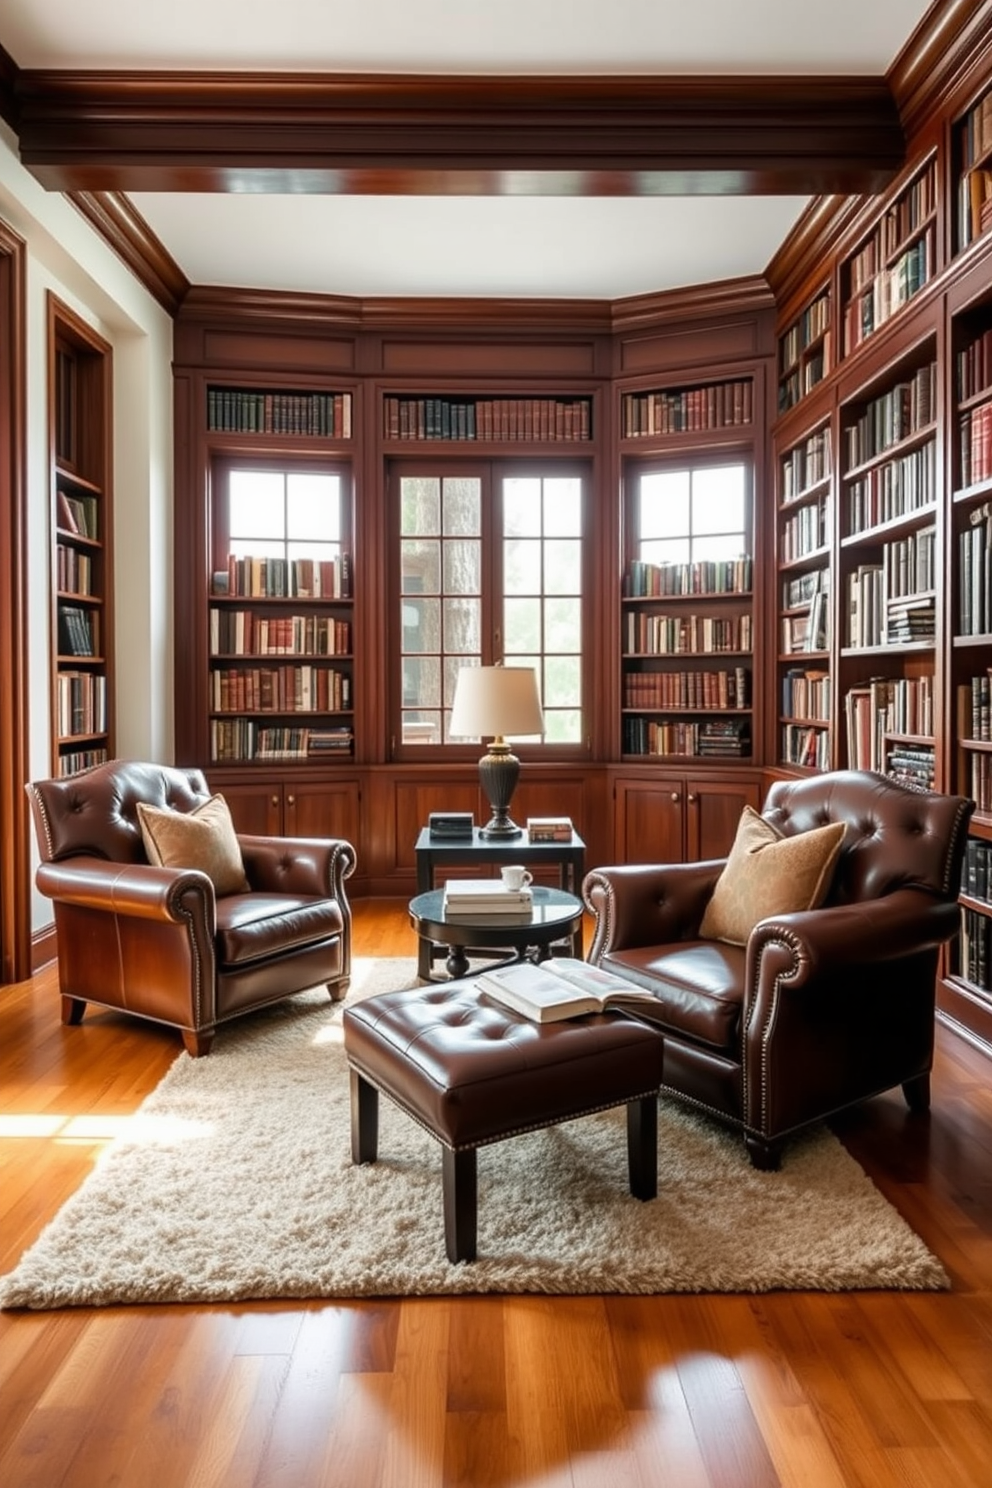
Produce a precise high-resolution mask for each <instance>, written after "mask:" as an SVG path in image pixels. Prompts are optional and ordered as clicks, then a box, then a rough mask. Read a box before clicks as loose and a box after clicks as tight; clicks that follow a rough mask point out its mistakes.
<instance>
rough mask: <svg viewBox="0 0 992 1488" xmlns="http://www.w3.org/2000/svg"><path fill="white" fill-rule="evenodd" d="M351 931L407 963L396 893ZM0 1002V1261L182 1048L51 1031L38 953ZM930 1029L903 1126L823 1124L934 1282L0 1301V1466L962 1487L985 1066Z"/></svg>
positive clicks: (984, 1298) (12, 1486)
mask: <svg viewBox="0 0 992 1488" xmlns="http://www.w3.org/2000/svg"><path fill="white" fill-rule="evenodd" d="M354 947H355V953H356V954H357V955H387V956H388V955H401V956H412V955H413V954H414V950H415V948H414V944H413V941H412V935H411V931H410V929H409V926H408V922H407V917H406V913H405V907H404V905H403V904H401V903H399V902H398V901H377V902H359V903H358V904H357V905H356V907H355V934H354ZM0 997H2V1001H0V1097H2V1107H0V1109H2V1113H3V1114H2V1117H0V1160H2V1169H3V1182H2V1186H0V1216H2V1229H0V1269H2V1270H4V1271H6V1270H9V1269H10V1268H11V1267H12V1266H13V1265H14V1264H15V1263H16V1261H17V1258H18V1256H19V1255H20V1253H21V1251H22V1250H23V1249H24V1247H25V1246H26V1245H28V1244H29V1243H30V1242H31V1240H32V1239H33V1238H34V1236H35V1235H36V1234H37V1233H38V1231H39V1230H40V1229H41V1227H42V1226H43V1225H44V1224H45V1223H46V1222H47V1221H48V1220H49V1219H50V1218H51V1217H52V1216H53V1215H54V1214H55V1212H56V1210H57V1209H58V1208H59V1206H60V1205H61V1204H62V1202H63V1201H64V1200H65V1199H66V1198H67V1197H68V1196H69V1194H71V1193H72V1192H73V1191H74V1190H75V1189H76V1188H77V1187H78V1185H79V1183H80V1182H81V1180H82V1179H83V1177H84V1176H85V1175H86V1173H87V1172H88V1171H89V1169H90V1167H91V1166H92V1164H93V1161H94V1160H95V1158H96V1157H97V1156H98V1154H99V1152H100V1150H101V1148H102V1147H103V1145H104V1144H105V1143H106V1142H107V1141H109V1140H110V1139H111V1138H112V1137H113V1136H114V1134H115V1132H116V1131H117V1130H119V1129H120V1127H121V1125H122V1123H123V1122H125V1121H126V1118H127V1117H128V1116H129V1114H130V1113H131V1112H133V1111H134V1109H135V1108H136V1106H137V1105H138V1103H139V1102H140V1101H141V1099H142V1098H143V1096H144V1095H145V1094H146V1093H147V1092H148V1091H150V1090H151V1089H152V1088H153V1087H154V1086H155V1084H156V1083H157V1082H158V1080H159V1079H160V1078H161V1076H162V1075H163V1074H164V1073H165V1071H166V1069H167V1068H168V1067H169V1065H170V1063H171V1062H172V1060H173V1059H174V1058H175V1057H176V1056H177V1054H178V1052H179V1049H180V1045H179V1041H178V1039H177V1037H176V1036H175V1035H174V1034H172V1033H169V1032H166V1031H163V1030H158V1029H156V1028H154V1027H152V1026H149V1025H143V1024H139V1023H137V1022H134V1021H128V1020H124V1019H120V1018H117V1017H116V1016H114V1015H112V1014H103V1015H95V1014H92V1013H91V1014H89V1015H88V1016H87V1019H86V1021H85V1022H84V1023H83V1025H82V1026H81V1027H79V1028H63V1027H62V1026H61V1025H60V1023H59V1021H58V1000H57V995H56V981H55V975H54V970H51V969H49V970H46V971H45V972H43V973H42V974H40V975H39V976H37V977H35V978H34V979H33V980H32V981H31V982H29V983H23V984H21V985H19V986H16V987H10V988H6V989H4V991H3V992H2V994H0ZM110 1025H113V1027H112V1028H111V1026H110ZM937 1046H938V1052H937V1062H936V1068H935V1074H934V1108H933V1112H932V1114H931V1116H930V1117H929V1119H927V1118H924V1119H920V1118H919V1117H911V1116H910V1115H909V1114H908V1113H907V1111H906V1110H905V1107H904V1106H903V1104H902V1100H901V1097H900V1096H898V1095H891V1096H885V1097H882V1098H880V1099H878V1100H875V1101H873V1102H870V1103H869V1104H868V1105H866V1106H865V1107H863V1108H861V1109H860V1110H859V1111H858V1112H856V1113H854V1114H849V1115H847V1116H845V1117H844V1119H843V1120H842V1121H839V1122H838V1123H837V1130H838V1132H839V1133H840V1134H841V1136H842V1137H843V1140H844V1141H845V1142H846V1143H847V1145H848V1146H849V1148H850V1149H851V1150H852V1152H854V1154H855V1155H856V1156H857V1157H858V1159H859V1160H860V1161H861V1162H862V1164H863V1165H864V1166H865V1168H866V1169H867V1170H868V1172H869V1173H870V1174H871V1175H872V1177H873V1178H874V1179H875V1181H876V1182H877V1184H878V1185H879V1187H880V1188H881V1189H882V1190H883V1192H884V1193H885V1194H886V1195H887V1196H888V1197H889V1198H890V1199H891V1200H892V1202H893V1203H895V1204H896V1206H897V1207H898V1208H899V1209H900V1210H901V1211H902V1213H903V1214H904V1215H905V1216H906V1218H907V1219H908V1220H909V1221H910V1222H911V1223H912V1224H913V1226H914V1227H915V1229H916V1230H917V1231H918V1233H919V1234H920V1235H921V1236H922V1237H923V1239H924V1240H925V1241H926V1242H927V1244H928V1245H929V1246H930V1247H931V1249H932V1250H934V1251H935V1252H936V1253H937V1254H938V1255H939V1256H940V1257H941V1259H942V1260H943V1262H944V1264H945V1266H946V1267H947V1268H948V1270H949V1272H950V1274H951V1276H952V1278H953V1289H952V1291H951V1292H950V1293H942V1294H933V1295H931V1294H925V1295H915V1294H901V1295H900V1294H893V1293H843V1294H836V1295H828V1294H795V1293H782V1294H774V1295H768V1296H754V1297H752V1296H699V1297H697V1296H684V1297H683V1296H668V1297H646V1298H645V1297H636V1298H630V1297H578V1298H557V1297H555V1298H552V1297H481V1298H458V1299H450V1300H449V1299H446V1298H434V1299H430V1298H428V1299H415V1300H406V1301H398V1302H390V1301H372V1302H370V1301H364V1302H343V1303H340V1304H335V1303H331V1304H328V1303H326V1302H313V1303H309V1304H305V1305H296V1304H294V1305H292V1306H284V1305H275V1304H249V1305H244V1306H240V1307H196V1308H191V1307H147V1308H106V1309H102V1310H98V1311H80V1312H76V1311H73V1310H68V1311H64V1312H54V1313H41V1314H37V1315H35V1314H30V1313H4V1314H0V1483H2V1484H4V1485H5V1488H59V1485H67V1488H111V1485H115V1488H192V1485H196V1488H211V1485H223V1488H250V1485H257V1488H387V1485H388V1488H440V1485H444V1488H456V1485H458V1488H463V1485H464V1488H490V1485H492V1488H510V1485H524V1484H527V1485H532V1488H537V1485H540V1488H564V1485H569V1488H662V1485H664V1488H772V1485H776V1484H782V1485H787V1488H793V1485H795V1488H888V1485H892V1488H896V1485H899V1488H905V1485H914V1488H917V1485H918V1488H988V1485H989V1483H990V1482H992V1061H989V1060H987V1059H986V1058H985V1057H983V1055H981V1054H980V1053H978V1052H977V1051H976V1050H974V1049H972V1048H970V1047H969V1046H968V1045H967V1044H965V1043H964V1042H962V1041H961V1040H959V1039H957V1038H956V1037H955V1036H953V1035H952V1034H949V1033H948V1032H947V1031H946V1030H944V1029H938V1034H937ZM329 1241H330V1242H331V1243H333V1237H329Z"/></svg>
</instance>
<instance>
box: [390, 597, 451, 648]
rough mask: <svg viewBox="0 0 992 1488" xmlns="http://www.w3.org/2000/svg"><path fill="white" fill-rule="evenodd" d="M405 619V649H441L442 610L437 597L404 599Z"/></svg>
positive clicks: (402, 610)
mask: <svg viewBox="0 0 992 1488" xmlns="http://www.w3.org/2000/svg"><path fill="white" fill-rule="evenodd" d="M400 609H401V614H402V619H403V650H404V652H408V651H414V652H417V651H439V650H440V648H441V610H440V605H439V601H438V600H436V599H404V600H403V602H402V605H401V607H400Z"/></svg>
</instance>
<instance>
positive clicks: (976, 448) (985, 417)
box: [958, 402, 992, 486]
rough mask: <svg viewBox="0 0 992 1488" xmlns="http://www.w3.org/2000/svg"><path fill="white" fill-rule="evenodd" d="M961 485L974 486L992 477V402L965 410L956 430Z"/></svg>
mask: <svg viewBox="0 0 992 1488" xmlns="http://www.w3.org/2000/svg"><path fill="white" fill-rule="evenodd" d="M958 446H959V455H960V460H961V475H960V479H961V485H962V486H974V485H977V484H978V482H979V481H985V480H988V479H989V477H990V476H992V402H989V403H980V404H979V405H978V407H977V408H966V409H965V410H964V412H963V413H962V414H961V422H960V425H959V429H958Z"/></svg>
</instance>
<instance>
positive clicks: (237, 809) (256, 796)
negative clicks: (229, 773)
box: [212, 780, 282, 837]
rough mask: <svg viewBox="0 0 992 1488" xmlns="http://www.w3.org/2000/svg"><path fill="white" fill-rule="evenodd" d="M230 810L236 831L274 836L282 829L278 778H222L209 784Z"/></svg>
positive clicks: (280, 791) (258, 835) (280, 795)
mask: <svg viewBox="0 0 992 1488" xmlns="http://www.w3.org/2000/svg"><path fill="white" fill-rule="evenodd" d="M212 789H213V790H216V791H219V792H220V794H221V795H222V796H223V797H224V799H225V801H226V802H227V804H228V806H229V807H230V810H231V818H232V820H233V822H234V830H235V831H236V832H245V833H247V834H249V835H252V836H256V837H277V836H279V835H280V834H281V832H282V786H281V785H280V784H279V783H278V781H272V780H269V781H263V780H259V781H225V782H223V783H220V784H216V785H212Z"/></svg>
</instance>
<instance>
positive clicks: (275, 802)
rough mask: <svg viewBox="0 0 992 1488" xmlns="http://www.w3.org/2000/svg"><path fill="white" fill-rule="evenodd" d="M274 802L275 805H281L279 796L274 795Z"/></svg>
mask: <svg viewBox="0 0 992 1488" xmlns="http://www.w3.org/2000/svg"><path fill="white" fill-rule="evenodd" d="M272 804H273V806H278V805H279V797H278V796H273V797H272Z"/></svg>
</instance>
